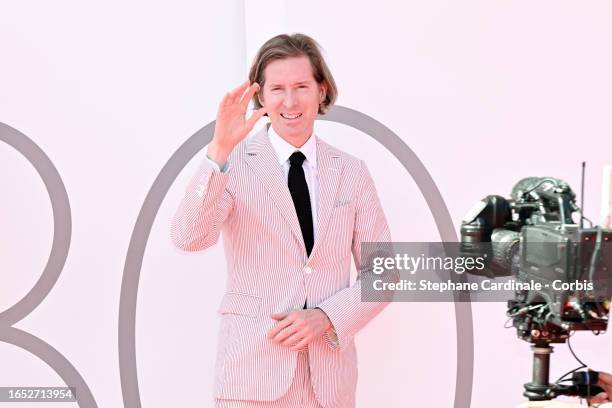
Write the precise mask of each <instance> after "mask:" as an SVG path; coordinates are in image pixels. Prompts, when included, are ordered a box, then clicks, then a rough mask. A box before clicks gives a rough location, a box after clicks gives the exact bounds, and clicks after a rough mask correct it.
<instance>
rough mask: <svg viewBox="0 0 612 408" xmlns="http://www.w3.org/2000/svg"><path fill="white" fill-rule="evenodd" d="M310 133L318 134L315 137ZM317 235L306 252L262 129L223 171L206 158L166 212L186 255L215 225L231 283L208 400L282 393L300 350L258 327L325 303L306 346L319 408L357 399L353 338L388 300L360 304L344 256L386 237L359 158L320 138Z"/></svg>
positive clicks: (212, 239)
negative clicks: (324, 326) (323, 318)
mask: <svg viewBox="0 0 612 408" xmlns="http://www.w3.org/2000/svg"><path fill="white" fill-rule="evenodd" d="M315 137H316V136H315ZM316 143H317V172H318V184H319V206H318V222H317V224H316V226H315V228H317V230H316V239H315V243H314V246H313V249H312V252H311V255H310V257H308V256H307V254H306V249H305V246H304V242H303V239H302V233H301V230H300V225H299V222H298V218H297V215H296V211H295V207H294V204H293V201H292V199H291V194H290V192H289V189H288V187H287V183H286V179H285V176H284V173H283V170H282V168H281V166H279V164H278V160H277V159H276V154H275V152H274V149H273V148H272V145H271V144H270V141H269V139H268V135H267V127H264V128H263V129H262V130H261V131H259V132H258V133H256V134H255V135H254V136H253V137H251V138H249V139H245V140H243V141H242V142H241V143H239V144H238V145H237V146H236V147H235V148H234V151H233V152H232V154H231V155H230V157H229V158H228V161H229V163H230V165H229V170H228V171H227V172H226V173H222V172H218V171H214V170H213V169H212V168H211V166H210V164H209V163H208V162H207V161H206V160H204V161H203V163H202V165H201V167H200V169H199V170H198V172H197V173H196V175H195V176H194V177H193V179H192V180H191V182H190V184H189V185H188V187H187V190H186V193H185V196H184V198H183V200H182V202H181V204H180V207H179V209H178V211H177V213H176V215H175V216H174V219H173V220H172V227H171V236H172V240H173V242H174V244H175V245H176V246H177V247H178V248H180V249H182V250H184V251H200V250H204V249H206V248H208V247H210V246H212V245H214V244H215V243H216V242H217V241H218V239H219V236H220V234H221V233H223V243H224V249H225V255H226V261H227V274H228V275H227V287H226V293H225V295H224V297H223V300H222V302H221V305H220V307H219V310H218V312H219V313H220V315H221V322H220V330H219V337H218V351H217V360H216V367H215V385H214V394H215V397H216V398H225V399H238V400H256V401H270V400H274V399H277V398H280V397H281V396H282V395H283V394H285V393H286V391H287V390H288V388H289V386H290V385H291V382H292V380H293V375H294V372H295V367H296V360H297V353H298V352H296V351H292V350H290V349H289V348H287V347H284V346H281V345H278V344H274V343H272V342H271V341H270V340H268V339H267V337H266V335H267V333H268V332H269V331H270V329H272V327H274V325H275V323H276V321H275V320H273V319H272V318H271V317H270V315H271V314H272V313H280V312H288V311H291V310H292V309H301V308H303V307H304V305H306V307H308V308H315V307H318V308H321V309H322V310H323V311H324V312H325V313H326V314H327V316H328V317H329V319H330V320H331V322H332V325H333V328H332V329H331V330H330V331H328V332H327V333H325V335H323V336H321V337H320V338H318V339H316V340H314V341H313V342H312V343H311V344H309V345H308V358H309V364H310V371H311V382H312V387H313V389H314V392H315V395H316V396H317V399H318V400H319V402H320V403H321V405H323V406H324V407H329V408H331V407H333V408H343V407H351V406H352V404H354V394H355V388H356V384H357V359H356V351H355V344H354V342H353V337H354V335H355V334H356V333H357V332H358V331H359V330H360V329H361V328H362V327H363V326H364V325H365V324H366V323H367V322H368V321H370V320H371V319H372V318H373V317H374V316H376V315H377V314H378V313H379V312H380V311H381V310H382V309H383V308H384V307H385V306H386V305H387V303H386V302H384V301H383V302H362V301H361V282H362V280H361V279H360V278H361V276H360V275H361V274H362V273H366V272H361V273H358V278H357V280H356V282H354V283H351V279H350V266H351V255H352V258H353V259H354V262H355V265H356V268H357V271H360V270H361V267H360V264H361V243H362V242H389V241H390V240H391V237H390V233H389V228H388V225H387V221H386V219H385V215H384V213H383V210H382V208H381V205H380V202H379V199H378V196H377V193H376V190H375V187H374V184H373V181H372V178H371V177H370V174H369V172H368V170H367V168H366V166H365V164H364V162H363V161H361V160H359V159H356V158H354V157H352V156H350V155H349V154H347V153H344V152H342V151H340V150H338V149H336V148H334V147H332V146H330V145H329V144H327V143H325V142H324V141H323V140H321V139H319V138H318V137H317V139H316Z"/></svg>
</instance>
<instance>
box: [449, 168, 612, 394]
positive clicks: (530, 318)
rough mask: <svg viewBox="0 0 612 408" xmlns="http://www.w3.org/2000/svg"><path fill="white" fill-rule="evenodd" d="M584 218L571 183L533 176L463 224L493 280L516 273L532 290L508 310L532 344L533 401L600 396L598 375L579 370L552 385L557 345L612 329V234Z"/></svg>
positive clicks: (471, 251) (467, 244)
mask: <svg viewBox="0 0 612 408" xmlns="http://www.w3.org/2000/svg"><path fill="white" fill-rule="evenodd" d="M583 169H584V168H583ZM575 213H578V214H579V215H580V223H579V224H577V223H575V222H574V220H573V219H572V215H573V214H575ZM584 219H586V218H585V217H584V216H583V214H582V210H581V209H580V208H579V207H578V206H577V205H576V195H575V194H574V192H573V191H572V189H571V188H570V186H569V185H568V184H567V183H566V182H564V181H563V180H559V179H556V178H551V177H529V178H525V179H522V180H520V181H519V182H518V183H517V184H516V185H515V186H514V188H513V189H512V193H511V199H509V200H507V199H505V198H504V197H501V196H497V195H491V196H487V197H485V198H484V199H483V200H482V201H480V202H479V203H477V205H476V206H474V208H472V210H470V212H469V213H468V214H467V215H466V217H465V218H464V220H463V223H462V226H461V252H462V253H463V254H467V255H470V256H483V257H485V259H488V265H487V266H488V267H487V268H486V273H487V275H488V276H489V277H500V276H514V277H516V280H517V282H522V283H529V285H530V286H529V289H526V290H523V289H521V290H516V292H515V296H514V299H512V300H509V301H508V312H507V314H508V316H509V317H510V318H511V319H512V323H513V326H514V327H515V328H516V330H517V335H518V337H519V338H521V339H523V340H525V341H527V342H529V343H531V344H532V350H533V353H534V354H533V357H534V360H533V378H532V382H530V383H527V384H525V392H524V395H525V396H526V397H527V398H529V400H549V399H552V398H554V397H556V396H557V395H561V394H564V395H577V396H582V397H586V396H592V395H595V394H596V393H597V392H598V391H600V390H598V388H599V387H596V386H594V384H595V383H596V381H597V379H596V375H595V373H594V372H592V371H589V372H583V373H573V374H574V377H573V378H572V385H571V386H568V385H561V384H559V381H558V382H557V383H555V384H550V383H549V382H548V377H549V367H550V353H552V347H551V346H550V344H551V343H564V342H565V341H567V340H568V338H569V335H570V333H571V332H573V331H584V330H588V331H591V332H593V333H595V334H599V333H601V332H604V331H605V330H606V329H607V326H608V313H609V309H610V296H611V293H610V287H611V285H610V284H609V283H610V280H611V278H612V251H611V248H610V244H611V243H612V230H608V229H602V228H599V227H593V225H592V223H591V226H590V227H589V228H584V226H583V223H584V221H583V220H584ZM589 222H590V221H589ZM580 368H582V367H580ZM571 373H572V372H570V373H568V375H569V374H571ZM560 380H561V379H560ZM564 381H566V380H564Z"/></svg>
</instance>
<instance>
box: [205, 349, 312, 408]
mask: <svg viewBox="0 0 612 408" xmlns="http://www.w3.org/2000/svg"><path fill="white" fill-rule="evenodd" d="M215 408H323V406H322V405H321V404H319V402H318V401H317V398H316V397H315V394H314V391H313V389H312V385H311V383H310V367H309V365H308V351H307V350H304V351H300V352H299V353H298V358H297V366H296V368H295V376H294V377H293V382H292V383H291V385H290V386H289V389H288V390H287V393H286V394H285V395H283V396H282V397H281V398H279V399H277V400H274V401H242V400H227V399H216V401H215Z"/></svg>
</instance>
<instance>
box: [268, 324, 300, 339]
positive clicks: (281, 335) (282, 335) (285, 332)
mask: <svg viewBox="0 0 612 408" xmlns="http://www.w3.org/2000/svg"><path fill="white" fill-rule="evenodd" d="M297 330H298V328H297V327H295V325H293V324H290V325H289V326H287V327H285V328H283V329H282V330H281V331H279V332H278V333H277V334H276V335H275V336H273V337H272V339H271V340H272V342H273V343H281V342H282V341H283V340H285V339H286V338H287V337H289V336H291V335H292V334H293V333H296V332H297Z"/></svg>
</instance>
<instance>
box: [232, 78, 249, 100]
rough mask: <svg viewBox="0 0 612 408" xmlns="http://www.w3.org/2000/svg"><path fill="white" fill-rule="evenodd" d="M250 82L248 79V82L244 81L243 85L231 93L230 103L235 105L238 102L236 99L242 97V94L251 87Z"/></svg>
mask: <svg viewBox="0 0 612 408" xmlns="http://www.w3.org/2000/svg"><path fill="white" fill-rule="evenodd" d="M249 83H250V82H249V80H248V79H247V80H246V81H244V82H243V83H242V84H240V85H239V86H238V87H237V88H234V89H233V90H232V91H231V92H230V103H234V102H236V99H237V98H238V97H240V96H242V94H243V93H244V90H245V89H247V88H248V86H249Z"/></svg>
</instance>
